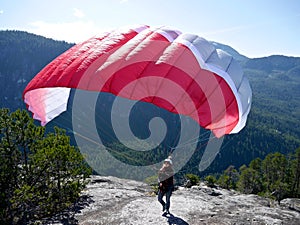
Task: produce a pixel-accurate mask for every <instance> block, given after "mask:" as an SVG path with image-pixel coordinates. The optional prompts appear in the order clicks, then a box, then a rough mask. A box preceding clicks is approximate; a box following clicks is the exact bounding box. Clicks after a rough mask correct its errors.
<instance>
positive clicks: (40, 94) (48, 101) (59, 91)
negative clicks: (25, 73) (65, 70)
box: [24, 87, 71, 126]
mask: <svg viewBox="0 0 300 225" xmlns="http://www.w3.org/2000/svg"><path fill="white" fill-rule="evenodd" d="M70 90H71V89H70V88H65V87H55V88H39V89H35V90H32V91H29V92H27V93H26V94H25V96H24V101H25V103H26V104H28V105H29V108H28V110H29V111H31V112H33V113H34V115H33V118H34V119H38V120H40V121H41V125H42V126H44V125H46V124H47V123H48V122H49V121H50V120H52V119H53V118H55V117H57V116H58V115H59V114H61V113H62V112H64V111H66V109H67V103H68V99H69V96H70Z"/></svg>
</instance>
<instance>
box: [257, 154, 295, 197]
mask: <svg viewBox="0 0 300 225" xmlns="http://www.w3.org/2000/svg"><path fill="white" fill-rule="evenodd" d="M262 171H263V174H264V176H263V178H264V181H265V185H266V192H267V194H268V193H269V194H271V195H272V196H273V197H274V198H275V199H276V200H277V201H278V202H280V200H281V199H283V198H284V197H285V196H286V195H287V194H288V193H289V190H288V188H289V184H288V161H287V159H286V157H285V156H284V155H283V154H281V153H279V152H275V153H271V154H268V155H267V156H266V157H265V159H264V160H263V162H262Z"/></svg>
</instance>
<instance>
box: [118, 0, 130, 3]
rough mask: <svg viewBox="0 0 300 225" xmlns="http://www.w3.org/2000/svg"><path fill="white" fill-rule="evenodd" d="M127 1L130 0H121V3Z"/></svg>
mask: <svg viewBox="0 0 300 225" xmlns="http://www.w3.org/2000/svg"><path fill="white" fill-rule="evenodd" d="M126 2H128V0H120V3H121V4H122V3H126Z"/></svg>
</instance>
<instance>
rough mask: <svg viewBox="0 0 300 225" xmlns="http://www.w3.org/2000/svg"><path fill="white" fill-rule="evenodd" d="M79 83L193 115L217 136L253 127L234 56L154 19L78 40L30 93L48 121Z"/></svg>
mask: <svg viewBox="0 0 300 225" xmlns="http://www.w3.org/2000/svg"><path fill="white" fill-rule="evenodd" d="M71 89H81V90H85V91H93V92H108V93H112V94H114V95H116V96H120V97H123V98H126V99H131V100H135V101H143V102H147V103H151V104H154V105H156V106H158V107H160V108H163V109H166V110H168V111H170V112H172V113H176V114H180V115H185V116H189V117H191V118H192V119H194V120H195V121H196V122H197V123H198V124H199V125H200V126H201V127H203V128H205V129H209V130H211V131H212V132H213V133H214V134H215V136H216V137H222V136H223V135H225V134H231V133H238V132H239V131H240V130H241V129H242V128H243V127H244V126H245V124H246V121H247V116H248V114H249V111H250V108H251V99H252V91H251V87H250V84H249V81H248V79H247V78H246V77H245V76H244V74H243V71H242V69H241V67H240V66H239V64H238V62H237V61H236V60H234V59H233V57H232V56H231V55H229V54H228V53H226V52H224V51H222V50H220V49H216V48H215V47H214V45H213V44H212V43H211V42H208V41H207V40H205V39H204V38H201V37H199V36H197V35H195V34H184V33H181V32H180V31H178V30H174V29H170V28H167V27H150V26H146V25H142V26H136V27H131V28H123V29H118V30H113V31H111V32H106V33H103V34H100V35H98V36H95V37H92V38H90V39H89V40H87V41H85V42H82V43H79V44H77V45H75V46H73V47H72V48H70V49H69V50H67V51H66V52H64V53H63V54H61V55H60V56H58V57H57V58H56V59H54V60H53V61H52V62H50V63H49V64H48V65H47V66H46V67H45V68H43V69H42V70H41V71H40V72H39V73H38V74H37V75H36V76H35V77H34V78H33V79H32V80H31V81H30V83H29V84H28V85H27V87H26V88H25V90H24V92H23V99H24V102H25V103H26V105H27V108H28V110H29V111H31V112H32V113H33V118H34V119H37V120H40V121H41V124H42V125H45V124H47V123H48V122H49V121H51V120H52V119H53V118H55V117H57V116H58V115H60V114H61V113H62V112H64V111H66V110H67V107H68V99H69V96H70V90H71ZM82 110H84V109H82Z"/></svg>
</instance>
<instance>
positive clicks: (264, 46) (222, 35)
mask: <svg viewBox="0 0 300 225" xmlns="http://www.w3.org/2000/svg"><path fill="white" fill-rule="evenodd" d="M133 24H147V25H150V26H164V25H166V26H168V27H172V28H175V29H179V30H181V31H182V32H183V33H194V34H197V35H199V36H201V37H204V38H205V39H207V40H210V41H216V42H220V43H222V44H227V45H230V46H231V47H233V48H234V49H236V50H237V51H238V52H239V53H241V54H243V55H245V56H247V57H250V58H255V57H263V56H269V55H274V54H280V55H287V56H297V57H300V41H299V40H300V1H299V0H204V1H203V0H190V1H189V0H160V1H159V0H49V1H48V0H44V1H41V0H0V30H11V29H13V30H23V31H28V32H30V33H35V34H39V35H43V36H45V37H50V38H53V39H55V40H65V41H68V42H76V43H78V42H80V41H84V40H86V39H88V38H89V37H92V36H93V35H95V34H97V33H101V32H103V31H109V30H112V29H115V28H119V27H123V26H128V25H133Z"/></svg>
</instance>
